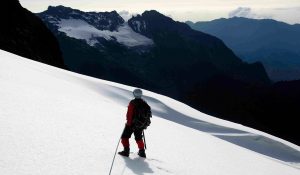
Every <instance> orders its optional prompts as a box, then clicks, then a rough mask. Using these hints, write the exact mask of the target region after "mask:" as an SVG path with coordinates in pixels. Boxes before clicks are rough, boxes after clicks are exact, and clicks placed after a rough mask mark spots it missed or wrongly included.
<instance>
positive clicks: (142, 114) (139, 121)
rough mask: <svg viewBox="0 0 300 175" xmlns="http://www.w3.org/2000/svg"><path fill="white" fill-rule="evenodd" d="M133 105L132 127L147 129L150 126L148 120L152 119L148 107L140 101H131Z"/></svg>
mask: <svg viewBox="0 0 300 175" xmlns="http://www.w3.org/2000/svg"><path fill="white" fill-rule="evenodd" d="M133 104H134V111H133V119H132V126H133V127H134V128H135V129H147V127H148V126H149V125H150V124H151V120H150V118H151V117H152V113H151V108H150V106H149V105H148V104H147V103H146V102H145V101H144V100H142V99H135V100H133Z"/></svg>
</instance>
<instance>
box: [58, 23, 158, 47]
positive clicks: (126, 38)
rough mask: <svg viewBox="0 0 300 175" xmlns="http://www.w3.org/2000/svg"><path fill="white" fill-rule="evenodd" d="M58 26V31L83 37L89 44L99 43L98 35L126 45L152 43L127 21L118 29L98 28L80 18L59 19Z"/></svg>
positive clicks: (133, 45) (146, 44)
mask: <svg viewBox="0 0 300 175" xmlns="http://www.w3.org/2000/svg"><path fill="white" fill-rule="evenodd" d="M58 27H59V29H58V30H59V31H60V32H64V33H66V35H67V36H69V37H72V38H76V39H83V40H85V41H86V42H87V43H88V44H89V45H91V46H94V45H95V44H97V43H99V42H98V40H97V38H98V37H100V38H104V39H106V40H113V39H116V41H117V42H119V43H121V44H123V45H125V46H128V47H135V46H148V45H152V44H153V41H152V40H151V39H149V38H147V37H145V36H143V35H141V34H138V33H136V32H134V31H133V30H132V29H131V28H130V26H129V25H128V24H127V23H124V24H123V25H121V26H120V27H119V28H118V31H109V30H99V29H97V28H95V27H94V26H92V25H90V24H88V23H87V22H85V21H83V20H80V19H61V20H60V22H59V24H58Z"/></svg>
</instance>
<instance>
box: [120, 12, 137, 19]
mask: <svg viewBox="0 0 300 175" xmlns="http://www.w3.org/2000/svg"><path fill="white" fill-rule="evenodd" d="M118 13H119V15H120V16H121V17H122V18H123V19H124V20H125V21H128V20H129V19H130V18H131V17H132V16H134V15H137V14H135V13H130V12H129V11H126V10H123V11H120V12H118Z"/></svg>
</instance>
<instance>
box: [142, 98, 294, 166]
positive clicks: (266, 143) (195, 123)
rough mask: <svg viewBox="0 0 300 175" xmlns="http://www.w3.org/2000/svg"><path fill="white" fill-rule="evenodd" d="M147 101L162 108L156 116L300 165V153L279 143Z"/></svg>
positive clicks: (154, 100)
mask: <svg viewBox="0 0 300 175" xmlns="http://www.w3.org/2000/svg"><path fill="white" fill-rule="evenodd" d="M145 99H146V101H147V102H148V103H149V104H150V106H157V105H159V106H160V110H157V109H155V108H154V109H153V110H152V111H153V114H154V115H155V116H158V117H160V118H163V119H166V120H169V121H172V122H175V123H177V124H180V125H184V126H186V127H190V128H193V129H196V130H199V131H201V132H205V133H208V134H211V135H213V136H215V137H218V138H220V139H223V140H225V141H228V142H230V143H233V144H236V145H238V146H241V147H244V148H247V149H249V150H252V151H254V152H258V153H260V154H263V155H266V156H269V157H272V158H275V159H278V160H281V161H284V162H290V163H300V152H299V151H298V150H296V149H294V148H291V147H290V146H287V145H285V144H283V143H281V142H279V141H276V140H273V139H270V138H268V137H265V136H261V135H257V134H253V133H249V132H245V131H241V130H238V129H233V128H229V127H225V126H220V125H216V124H213V123H209V122H206V121H202V120H199V119H195V118H192V117H189V116H187V115H185V114H182V113H180V112H179V111H176V110H174V109H172V108H170V107H168V106H167V105H165V104H164V103H162V102H161V101H159V100H157V99H154V98H151V97H145ZM161 108H163V110H161Z"/></svg>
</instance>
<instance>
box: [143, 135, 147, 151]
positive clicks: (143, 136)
mask: <svg viewBox="0 0 300 175" xmlns="http://www.w3.org/2000/svg"><path fill="white" fill-rule="evenodd" d="M143 139H144V144H145V149H147V144H146V137H145V133H144V131H143Z"/></svg>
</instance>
